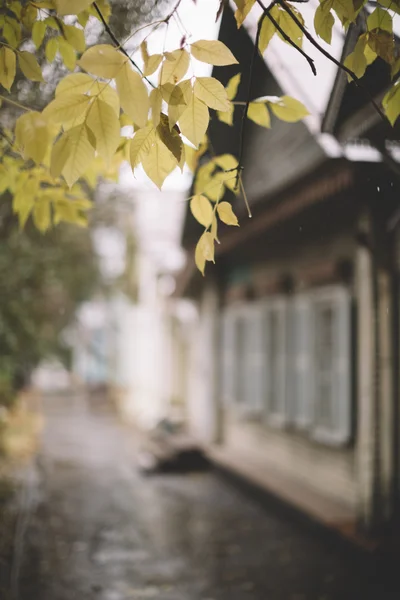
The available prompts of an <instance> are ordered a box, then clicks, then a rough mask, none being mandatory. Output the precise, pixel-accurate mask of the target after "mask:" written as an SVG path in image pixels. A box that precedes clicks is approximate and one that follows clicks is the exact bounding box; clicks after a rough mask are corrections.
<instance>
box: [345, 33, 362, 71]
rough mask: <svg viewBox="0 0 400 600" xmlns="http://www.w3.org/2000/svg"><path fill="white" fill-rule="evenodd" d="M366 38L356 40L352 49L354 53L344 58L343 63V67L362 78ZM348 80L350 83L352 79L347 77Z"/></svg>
mask: <svg viewBox="0 0 400 600" xmlns="http://www.w3.org/2000/svg"><path fill="white" fill-rule="evenodd" d="M366 41H367V39H366V37H365V36H360V37H359V38H358V40H357V44H356V46H355V48H354V51H353V52H352V53H351V54H349V55H348V56H347V57H346V60H345V61H344V64H345V66H346V67H347V68H348V69H350V70H351V71H353V73H354V74H355V75H356V76H357V77H358V78H360V77H362V76H363V75H364V73H365V70H366V68H367V59H366V58H365V54H364V52H365V47H366ZM348 80H349V81H352V80H353V78H352V77H351V76H350V75H349V76H348Z"/></svg>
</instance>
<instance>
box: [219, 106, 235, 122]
mask: <svg viewBox="0 0 400 600" xmlns="http://www.w3.org/2000/svg"><path fill="white" fill-rule="evenodd" d="M234 112H235V106H234V105H233V104H231V106H230V108H229V110H228V111H227V112H220V111H218V112H217V117H218V119H219V120H220V121H222V123H226V124H227V125H233V115H234Z"/></svg>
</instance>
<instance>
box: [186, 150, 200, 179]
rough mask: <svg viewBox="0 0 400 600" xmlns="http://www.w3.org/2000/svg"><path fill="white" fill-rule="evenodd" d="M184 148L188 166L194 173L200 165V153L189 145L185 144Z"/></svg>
mask: <svg viewBox="0 0 400 600" xmlns="http://www.w3.org/2000/svg"><path fill="white" fill-rule="evenodd" d="M184 147H185V158H186V164H187V166H188V167H189V169H190V170H191V171H192V173H194V172H195V170H196V167H197V163H198V151H197V150H195V149H194V148H193V147H192V146H188V145H187V144H184Z"/></svg>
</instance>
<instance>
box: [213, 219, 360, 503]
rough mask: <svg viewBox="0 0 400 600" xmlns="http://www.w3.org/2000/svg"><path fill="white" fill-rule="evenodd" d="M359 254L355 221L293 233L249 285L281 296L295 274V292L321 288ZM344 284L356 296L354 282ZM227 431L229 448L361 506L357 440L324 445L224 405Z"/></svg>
mask: <svg viewBox="0 0 400 600" xmlns="http://www.w3.org/2000/svg"><path fill="white" fill-rule="evenodd" d="M354 256H355V236H354V228H353V224H351V223H350V224H348V225H347V227H343V225H342V226H341V228H340V229H339V230H336V231H331V233H330V234H329V232H327V231H324V232H323V235H322V236H321V235H320V230H319V231H318V229H317V230H314V234H313V235H309V234H307V235H306V236H305V237H304V238H303V237H302V235H297V239H296V238H294V237H293V236H288V242H287V243H281V242H280V241H279V240H278V241H275V244H274V245H273V246H272V247H271V248H270V258H269V259H268V260H264V261H263V263H262V264H259V265H251V266H249V267H248V278H247V284H248V286H249V287H251V288H252V290H253V294H254V296H255V298H256V300H257V299H260V298H261V299H268V298H274V297H275V296H276V294H279V289H274V288H279V282H280V281H281V280H282V278H283V277H284V276H286V277H287V276H289V277H290V278H291V280H292V285H293V287H294V291H295V292H296V291H297V292H307V291H309V290H317V291H318V290H319V289H325V288H326V286H330V285H332V284H335V283H337V281H335V279H337V278H338V275H337V274H336V273H335V264H336V263H337V262H339V261H343V260H348V261H349V262H350V263H352V261H353V260H354ZM345 287H347V289H348V290H349V293H350V296H351V297H354V288H353V284H352V282H349V283H348V284H346V285H345ZM225 295H226V297H227V302H229V300H230V297H233V298H235V299H234V301H236V302H237V301H238V299H237V295H236V297H235V294H233V293H232V290H230V289H229V288H228V290H227V291H226V294H225ZM280 295H281V292H280ZM239 305H240V299H239ZM353 367H354V365H353ZM353 373H354V368H353ZM289 374H290V368H289ZM352 401H354V398H352ZM224 432H225V435H224V442H223V443H224V445H225V447H226V448H227V450H228V451H231V452H234V453H236V454H237V453H240V454H241V455H242V457H246V459H247V460H248V461H250V462H251V463H252V464H254V465H258V467H259V468H260V469H265V470H268V469H273V470H276V471H277V472H279V476H284V477H287V478H288V479H290V480H293V481H296V482H298V483H299V484H301V485H303V486H306V487H308V488H310V489H311V490H313V491H315V492H317V493H318V494H321V495H322V496H327V495H328V496H329V497H331V498H333V499H334V500H336V501H338V502H342V503H344V504H346V505H348V506H349V507H350V508H351V509H352V510H355V509H356V505H357V481H356V477H355V456H356V455H355V447H354V443H346V444H344V445H338V446H336V447H332V446H329V445H324V444H322V443H319V442H317V441H313V440H312V439H310V437H309V436H308V435H305V434H304V433H301V432H299V431H296V428H293V427H291V426H289V427H285V426H284V427H278V428H277V427H271V425H268V423H267V422H266V421H265V417H263V416H262V415H260V417H258V418H256V419H254V418H251V419H248V418H241V417H240V416H239V415H238V414H237V411H236V408H235V407H232V406H230V407H229V406H228V407H226V409H225V417H224Z"/></svg>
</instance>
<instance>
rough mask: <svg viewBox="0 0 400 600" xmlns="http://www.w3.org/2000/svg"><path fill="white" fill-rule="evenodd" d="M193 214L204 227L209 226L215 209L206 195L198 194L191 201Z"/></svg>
mask: <svg viewBox="0 0 400 600" xmlns="http://www.w3.org/2000/svg"><path fill="white" fill-rule="evenodd" d="M190 210H191V211H192V215H193V216H194V218H195V219H196V221H198V222H199V223H200V225H204V227H209V226H210V225H211V222H212V220H213V217H214V210H213V207H212V205H211V202H210V201H209V199H208V198H206V196H202V195H196V196H193V198H192V199H191V201H190Z"/></svg>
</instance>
